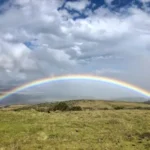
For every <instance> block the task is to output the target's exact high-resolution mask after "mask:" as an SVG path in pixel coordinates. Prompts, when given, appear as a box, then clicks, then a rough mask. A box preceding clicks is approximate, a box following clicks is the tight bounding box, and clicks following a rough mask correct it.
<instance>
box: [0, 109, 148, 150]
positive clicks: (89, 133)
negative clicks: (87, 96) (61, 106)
mask: <svg viewBox="0 0 150 150" xmlns="http://www.w3.org/2000/svg"><path fill="white" fill-rule="evenodd" d="M38 149H39V150H41V149H43V150H51V149H52V150H53V149H54V150H67V149H68V150H70V149H74V150H76V149H77V150H84V149H85V150H87V149H89V150H149V149H150V111H149V110H93V111H89V110H86V111H80V112H51V113H49V114H48V113H44V112H37V111H34V110H26V111H19V112H15V111H0V150H38Z"/></svg>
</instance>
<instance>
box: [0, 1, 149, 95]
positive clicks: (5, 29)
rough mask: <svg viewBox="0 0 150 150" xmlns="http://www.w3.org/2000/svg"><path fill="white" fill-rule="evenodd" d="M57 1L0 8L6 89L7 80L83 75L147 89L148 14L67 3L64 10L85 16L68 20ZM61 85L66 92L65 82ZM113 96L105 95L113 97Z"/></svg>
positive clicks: (0, 58) (0, 72)
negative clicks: (113, 79) (118, 81)
mask: <svg viewBox="0 0 150 150" xmlns="http://www.w3.org/2000/svg"><path fill="white" fill-rule="evenodd" d="M63 3H64V2H63V1H60V0H51V1H49V0H43V1H41V0H32V1H30V0H23V1H22V0H15V1H12V3H11V5H8V3H6V4H5V5H3V8H7V9H5V11H3V13H1V14H0V20H2V21H1V22H0V29H1V30H0V80H1V82H2V83H5V84H6V85H7V86H8V82H9V83H10V82H11V83H16V82H18V81H19V82H25V81H31V80H33V79H39V78H43V77H48V76H51V75H62V74H74V73H76V74H84V73H85V74H95V75H103V76H107V77H113V78H116V79H119V80H123V81H126V82H130V83H132V84H135V85H137V86H140V87H142V88H145V89H147V90H150V85H149V83H148V81H150V70H149V66H150V61H149V60H150V59H149V56H150V44H149V43H150V21H149V20H150V15H149V14H148V13H147V12H146V11H144V10H140V9H138V8H136V7H134V6H133V7H129V8H128V9H127V10H126V12H124V13H122V12H112V11H111V10H109V9H108V8H104V7H99V8H98V9H96V10H94V11H93V12H92V10H91V8H90V7H89V5H90V3H91V2H90V1H76V2H71V1H68V2H66V3H65V6H64V7H65V8H67V9H74V10H76V11H77V12H81V11H82V12H83V13H86V15H87V16H88V17H87V18H84V19H83V18H82V16H81V18H80V17H79V19H76V20H74V19H73V18H74V16H73V15H75V14H73V15H71V13H70V12H68V11H67V10H66V9H60V10H59V9H58V8H60V7H61V6H62V5H63ZM85 8H86V9H85ZM76 15H77V16H78V15H79V13H77V14H76ZM66 84H67V83H66ZM78 85H79V86H78V87H81V88H83V87H82V86H81V84H80V83H78ZM64 86H65V85H64ZM76 86H77V85H76ZM95 86H96V85H95ZM65 87H66V88H67V89H68V91H69V89H71V85H70V84H69V85H68V86H65ZM98 87H99V86H98ZM81 88H79V91H78V93H79V95H80V94H81V92H80V91H82V90H81ZM56 89H57V88H56ZM93 89H94V87H93ZM89 91H90V90H89ZM91 91H92V90H91ZM93 91H94V90H93ZM104 91H105V90H104ZM112 91H114V90H112ZM53 92H54V91H53ZM56 93H57V92H56ZM104 93H105V95H106V97H107V96H108V95H107V93H106V92H104ZM113 93H114V92H111V94H109V97H110V95H111V96H116V95H115V94H114V95H113ZM93 94H96V93H93ZM56 95H57V94H56ZM91 95H92V92H91ZM97 95H98V91H97ZM133 95H134V94H133ZM119 96H121V94H120V95H119Z"/></svg>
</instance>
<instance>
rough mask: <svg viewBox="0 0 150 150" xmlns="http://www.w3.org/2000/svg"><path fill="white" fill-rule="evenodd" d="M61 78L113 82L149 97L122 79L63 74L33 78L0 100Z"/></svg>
mask: <svg viewBox="0 0 150 150" xmlns="http://www.w3.org/2000/svg"><path fill="white" fill-rule="evenodd" d="M62 80H92V81H98V82H99V81H101V82H105V83H109V84H114V85H117V86H120V87H124V88H126V89H129V90H132V91H134V92H137V93H139V94H141V95H143V96H146V97H148V98H149V97H150V92H149V91H146V90H144V89H142V88H140V87H137V86H135V85H132V84H129V83H126V82H124V81H120V80H116V79H113V78H107V77H101V76H94V75H63V76H55V77H48V78H43V79H39V80H35V81H32V82H29V83H26V84H23V85H21V86H19V87H16V88H14V89H12V90H10V91H7V92H5V94H3V95H1V96H0V100H3V99H5V98H7V97H8V96H11V95H12V94H14V93H17V92H20V91H23V90H25V89H27V88H31V87H35V86H37V85H41V84H45V83H50V82H54V81H62Z"/></svg>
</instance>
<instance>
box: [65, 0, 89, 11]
mask: <svg viewBox="0 0 150 150" xmlns="http://www.w3.org/2000/svg"><path fill="white" fill-rule="evenodd" d="M89 4H90V1H89V0H79V1H72V2H71V1H68V2H66V4H65V7H66V8H67V9H70V10H72V9H75V10H77V11H83V10H84V9H85V8H86V7H87V6H88V5H89Z"/></svg>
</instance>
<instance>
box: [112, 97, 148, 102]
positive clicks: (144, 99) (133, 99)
mask: <svg viewBox="0 0 150 150" xmlns="http://www.w3.org/2000/svg"><path fill="white" fill-rule="evenodd" d="M113 100H117V101H129V102H145V101H147V100H148V99H146V98H143V97H122V98H116V99H113Z"/></svg>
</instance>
